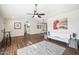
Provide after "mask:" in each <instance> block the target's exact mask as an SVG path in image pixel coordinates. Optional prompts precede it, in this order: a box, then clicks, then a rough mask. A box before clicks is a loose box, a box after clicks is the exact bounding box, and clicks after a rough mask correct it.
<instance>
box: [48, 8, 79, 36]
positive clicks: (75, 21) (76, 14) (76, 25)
mask: <svg viewBox="0 0 79 59" xmlns="http://www.w3.org/2000/svg"><path fill="white" fill-rule="evenodd" d="M64 17H67V18H68V30H66V29H58V30H53V21H54V19H56V18H57V19H59V20H60V19H61V18H64ZM47 21H48V22H47V23H48V31H50V34H51V35H52V33H54V32H55V33H64V34H70V33H73V32H75V33H79V9H78V10H74V11H70V12H67V13H63V14H58V15H57V16H54V17H51V18H50V19H48V20H47Z"/></svg>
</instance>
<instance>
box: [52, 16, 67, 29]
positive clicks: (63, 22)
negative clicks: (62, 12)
mask: <svg viewBox="0 0 79 59" xmlns="http://www.w3.org/2000/svg"><path fill="white" fill-rule="evenodd" d="M53 29H54V30H55V29H68V19H67V18H66V17H65V18H62V19H56V20H54V22H53Z"/></svg>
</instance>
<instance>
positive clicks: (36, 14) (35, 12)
mask: <svg viewBox="0 0 79 59" xmlns="http://www.w3.org/2000/svg"><path fill="white" fill-rule="evenodd" d="M28 15H33V16H32V18H34V17H38V18H41V16H43V15H45V14H44V13H38V11H37V4H35V10H34V12H33V14H32V13H28Z"/></svg>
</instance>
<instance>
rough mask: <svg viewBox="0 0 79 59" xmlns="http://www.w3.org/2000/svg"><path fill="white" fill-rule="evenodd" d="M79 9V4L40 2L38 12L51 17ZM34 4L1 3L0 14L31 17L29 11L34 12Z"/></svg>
mask: <svg viewBox="0 0 79 59" xmlns="http://www.w3.org/2000/svg"><path fill="white" fill-rule="evenodd" d="M76 9H79V5H78V4H38V12H39V13H45V14H46V15H45V17H47V18H49V17H51V16H55V15H57V14H61V13H66V12H70V11H73V10H76ZM33 10H34V4H1V5H0V14H1V15H2V16H9V17H12V16H15V17H31V15H27V13H33Z"/></svg>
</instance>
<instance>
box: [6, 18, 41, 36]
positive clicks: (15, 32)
mask: <svg viewBox="0 0 79 59" xmlns="http://www.w3.org/2000/svg"><path fill="white" fill-rule="evenodd" d="M26 21H29V23H30V31H29V29H28V32H30V34H39V33H42V29H37V26H36V25H37V23H38V22H39V19H33V18H31V17H30V18H6V19H5V28H6V30H7V31H11V35H12V36H23V35H24V24H25V23H26ZM14 22H21V29H14Z"/></svg>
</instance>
